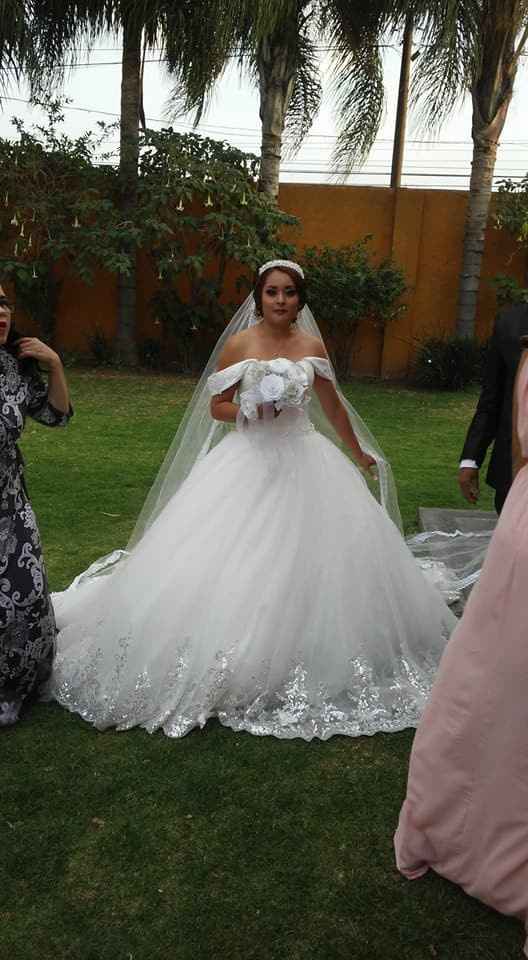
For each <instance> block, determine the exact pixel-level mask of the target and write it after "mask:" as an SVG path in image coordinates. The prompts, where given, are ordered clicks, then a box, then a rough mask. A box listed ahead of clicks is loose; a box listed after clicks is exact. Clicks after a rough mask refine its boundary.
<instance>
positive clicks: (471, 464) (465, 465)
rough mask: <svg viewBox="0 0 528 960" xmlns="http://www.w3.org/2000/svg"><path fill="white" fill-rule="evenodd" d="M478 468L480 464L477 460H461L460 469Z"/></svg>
mask: <svg viewBox="0 0 528 960" xmlns="http://www.w3.org/2000/svg"><path fill="white" fill-rule="evenodd" d="M464 469H466V470H478V464H477V463H476V461H475V460H461V461H460V465H459V470H464Z"/></svg>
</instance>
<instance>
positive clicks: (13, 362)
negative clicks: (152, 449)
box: [0, 286, 72, 727]
mask: <svg viewBox="0 0 528 960" xmlns="http://www.w3.org/2000/svg"><path fill="white" fill-rule="evenodd" d="M38 364H40V365H41V366H42V367H43V368H45V369H46V371H47V376H48V383H47V385H46V384H45V383H44V381H43V380H42V378H41V376H40V375H39V372H38V366H37V365H38ZM71 413H72V411H71V407H70V399H69V394H68V386H67V383H66V379H65V376H64V370H63V367H62V363H61V360H60V357H59V356H58V355H57V354H56V353H55V351H54V350H52V349H51V347H48V346H47V345H46V344H45V343H42V342H41V341H40V340H37V339H36V338H34V337H19V335H17V333H16V331H15V330H14V329H13V328H12V327H11V305H10V303H9V300H8V298H7V297H6V296H5V293H4V290H3V288H2V287H1V286H0V727H4V726H10V725H11V724H13V723H16V721H17V719H18V717H19V715H20V712H21V710H22V709H23V708H24V707H25V706H27V705H28V704H29V703H30V702H31V700H33V699H34V698H35V697H36V696H37V695H38V692H39V689H40V687H41V686H42V684H43V683H45V681H46V680H47V679H48V676H49V674H50V672H51V665H52V662H53V655H54V651H55V632H56V629H55V618H54V615H53V608H52V606H51V601H50V597H49V592H48V585H47V580H46V571H45V569H44V564H43V560H42V548H41V544H40V536H39V531H38V527H37V523H36V519H35V514H34V513H33V509H32V507H31V502H30V500H29V498H28V495H27V490H26V487H25V483H24V463H23V460H22V456H21V454H20V451H19V449H18V447H17V440H18V438H19V437H20V434H21V433H22V430H23V429H24V422H25V418H26V416H30V417H33V419H34V420H38V421H39V423H43V424H45V425H46V426H49V427H56V426H62V425H64V424H66V423H67V422H68V420H69V418H70V416H71Z"/></svg>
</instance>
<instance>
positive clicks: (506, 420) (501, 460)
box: [458, 303, 528, 513]
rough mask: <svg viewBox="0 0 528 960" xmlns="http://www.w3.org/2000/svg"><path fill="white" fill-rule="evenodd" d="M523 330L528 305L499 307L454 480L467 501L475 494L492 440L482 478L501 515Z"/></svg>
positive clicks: (527, 323) (508, 473) (509, 476)
mask: <svg viewBox="0 0 528 960" xmlns="http://www.w3.org/2000/svg"><path fill="white" fill-rule="evenodd" d="M527 334H528V304H526V303H522V304H516V305H515V306H513V307H505V308H504V309H503V310H501V311H500V312H499V313H498V315H497V319H496V321H495V326H494V329H493V333H492V335H491V339H490V343H489V352H488V359H487V364H486V371H485V374H484V381H483V384H482V390H481V392H480V397H479V401H478V405H477V409H476V412H475V416H474V417H473V420H472V421H471V424H470V427H469V430H468V432H467V436H466V442H465V444H464V449H463V451H462V457H461V462H460V470H459V475H458V482H459V485H460V489H461V491H462V493H463V495H464V496H465V498H466V500H468V501H469V503H476V502H477V500H478V496H479V469H480V467H481V466H482V463H483V461H484V458H485V456H486V451H487V449H488V447H489V445H490V443H492V442H493V450H492V453H491V458H490V463H489V468H488V474H487V477H486V482H487V483H488V484H489V486H490V487H494V489H495V509H496V510H497V513H500V512H501V510H502V507H503V504H504V501H505V500H506V497H507V496H508V491H509V489H510V486H511V483H512V408H513V387H514V383H515V375H516V373H517V367H518V365H519V359H520V356H521V343H520V339H521V337H522V336H526V335H527Z"/></svg>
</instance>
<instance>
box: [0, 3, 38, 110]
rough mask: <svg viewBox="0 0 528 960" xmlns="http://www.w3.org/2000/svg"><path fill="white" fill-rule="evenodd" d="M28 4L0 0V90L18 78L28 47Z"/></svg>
mask: <svg viewBox="0 0 528 960" xmlns="http://www.w3.org/2000/svg"><path fill="white" fill-rule="evenodd" d="M30 14H31V9H30V4H29V2H27V0H0V90H2V91H4V90H5V89H6V88H7V87H8V85H9V83H10V81H11V80H18V78H19V76H20V73H21V70H22V66H23V62H24V58H25V56H26V55H27V52H28V48H27V43H28V24H29V20H30Z"/></svg>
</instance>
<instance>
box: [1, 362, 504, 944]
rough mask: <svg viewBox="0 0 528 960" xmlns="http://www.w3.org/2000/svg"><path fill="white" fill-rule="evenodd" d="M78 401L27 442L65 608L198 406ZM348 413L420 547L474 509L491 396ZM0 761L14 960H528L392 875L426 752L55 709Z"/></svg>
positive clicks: (359, 400)
mask: <svg viewBox="0 0 528 960" xmlns="http://www.w3.org/2000/svg"><path fill="white" fill-rule="evenodd" d="M70 380H71V383H72V388H73V394H74V402H75V407H76V417H75V418H74V420H73V421H72V423H71V425H70V427H69V429H68V430H67V431H54V432H52V431H47V430H45V429H43V428H42V427H39V426H38V425H33V424H28V427H27V430H26V434H25V439H24V452H25V455H26V460H27V478H28V482H29V487H30V490H31V493H32V497H33V503H34V506H35V508H36V510H37V514H38V516H39V519H40V524H41V530H42V534H43V539H44V543H45V549H46V556H47V561H48V570H49V575H50V579H51V583H52V587H53V588H54V589H59V588H61V587H62V586H64V585H65V584H67V583H68V582H69V581H70V580H71V579H72V577H73V576H74V575H75V574H76V573H78V572H79V571H80V570H82V569H83V568H84V567H86V565H87V564H88V563H89V562H90V561H92V560H93V559H95V558H96V557H98V556H100V555H101V554H104V553H107V552H109V551H110V550H112V549H113V548H114V547H116V546H122V545H124V544H125V543H126V540H127V537H128V535H129V533H130V531H131V528H132V526H133V523H134V519H135V517H136V515H137V513H138V510H139V508H140V506H141V503H142V500H143V498H144V495H145V493H146V491H147V489H148V487H149V484H150V482H151V481H152V479H153V477H154V475H155V472H156V469H157V465H158V464H159V461H160V459H161V457H162V455H163V453H164V451H165V449H166V447H167V445H168V443H169V441H170V439H171V437H172V435H173V433H174V429H175V426H176V424H177V422H178V419H179V417H180V416H181V414H182V412H183V410H184V408H185V404H186V401H187V399H188V397H189V395H190V389H191V384H189V383H186V382H184V381H182V380H176V379H172V378H168V377H166V378H165V377H131V376H126V375H107V376H100V375H96V374H91V373H75V374H71V375H70ZM348 393H349V396H350V398H351V399H352V401H353V402H354V403H355V404H356V406H357V407H358V409H359V410H360V412H361V414H362V415H363V416H364V418H365V419H366V420H367V422H368V423H369V425H370V426H371V427H372V429H373V431H374V433H375V434H376V435H377V436H378V438H379V440H380V442H381V443H382V446H383V447H384V449H385V452H386V454H387V455H388V456H389V458H390V459H391V461H392V463H393V466H394V471H395V474H396V479H397V481H398V484H399V490H400V498H401V505H402V511H403V514H404V519H405V523H406V526H407V529H409V530H411V529H413V528H414V526H415V524H416V511H417V508H418V506H419V505H424V506H426V505H439V504H443V505H444V506H456V505H460V502H461V500H460V497H459V495H458V493H457V489H456V464H457V457H458V454H459V451H460V447H461V443H462V439H463V435H464V431H465V428H466V425H467V423H468V421H469V418H470V416H471V412H472V409H473V406H474V403H475V395H474V394H468V395H463V396H459V395H452V394H446V395H438V394H436V395H435V394H425V393H420V392H414V391H409V390H406V389H404V388H400V387H394V386H379V385H373V384H366V383H365V384H358V385H354V386H351V387H350V388H349V390H348ZM489 504H490V498H489V495H486V496H485V497H483V505H484V506H488V505H489ZM0 740H1V743H0V756H1V767H0V777H1V779H0V786H1V793H0V838H1V841H2V842H1V846H0V960H33V958H39V960H63V958H64V960H378V958H379V960H430V958H440V960H508V958H514V957H515V958H519V957H520V949H521V943H522V939H523V937H522V930H521V927H520V924H519V923H517V922H516V921H513V920H508V919H505V918H502V917H499V916H497V915H496V914H494V913H493V912H492V911H490V910H488V909H486V908H485V907H484V906H482V905H481V904H479V903H477V902H475V901H473V900H471V899H470V898H469V897H466V896H465V895H464V894H463V893H462V892H461V891H460V890H458V889H457V888H455V887H452V886H451V885H450V884H448V883H446V882H444V881H442V880H441V879H439V878H438V877H434V876H430V877H428V878H426V879H424V880H421V881H417V882H415V883H408V882H407V881H404V880H403V879H402V878H401V877H399V875H398V874H397V872H396V870H395V868H394V864H393V856H392V833H393V830H394V827H395V824H396V820H397V815H398V810H399V806H400V803H401V800H402V798H403V793H404V788H405V777H406V763H407V757H408V753H409V748H410V744H411V740H412V734H411V732H405V733H402V734H394V735H390V736H387V735H381V734H378V735H377V736H375V737H373V738H362V739H355V740H353V739H347V738H345V737H334V738H333V739H332V740H330V741H329V742H327V743H320V742H317V741H315V742H313V743H311V744H306V743H304V742H301V741H289V742H288V741H277V740H274V739H272V738H258V737H252V736H250V735H246V734H235V733H233V732H231V731H230V730H225V729H223V728H222V727H220V725H219V724H217V723H210V724H208V726H207V728H206V730H204V731H194V732H193V733H191V734H189V735H188V736H187V737H185V738H184V739H183V740H169V739H168V738H167V737H165V736H163V735H162V734H155V735H152V736H149V735H148V734H147V733H145V732H144V731H141V730H133V731H130V732H128V733H119V734H116V733H114V732H113V731H109V732H107V733H104V734H101V733H96V732H95V731H94V730H92V728H91V727H89V726H88V725H86V724H84V723H83V722H82V721H81V720H79V719H78V718H76V717H74V716H71V715H69V714H67V713H65V712H63V711H62V710H61V709H59V708H58V707H56V706H55V705H39V706H38V707H36V708H35V709H34V710H33V711H32V713H31V714H30V716H29V717H28V718H27V719H26V720H24V721H23V722H22V723H20V724H19V725H18V726H17V727H15V728H13V729H12V730H6V731H3V732H2V734H1V737H0Z"/></svg>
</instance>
